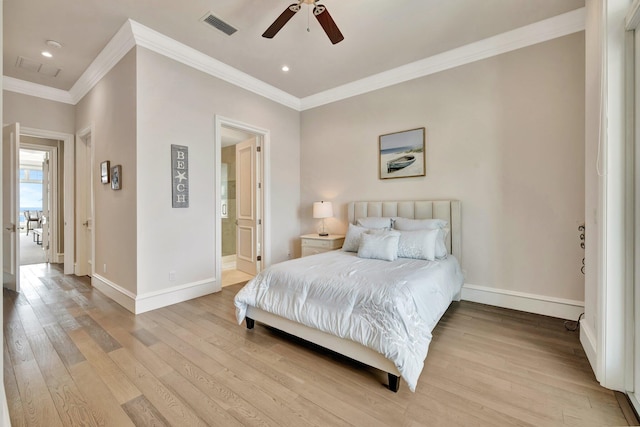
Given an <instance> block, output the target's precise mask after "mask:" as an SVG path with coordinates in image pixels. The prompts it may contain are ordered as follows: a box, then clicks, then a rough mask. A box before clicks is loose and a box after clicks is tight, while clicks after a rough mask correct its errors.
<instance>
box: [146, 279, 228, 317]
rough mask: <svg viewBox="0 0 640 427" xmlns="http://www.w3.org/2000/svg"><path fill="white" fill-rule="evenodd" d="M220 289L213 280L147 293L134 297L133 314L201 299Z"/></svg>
mask: <svg viewBox="0 0 640 427" xmlns="http://www.w3.org/2000/svg"><path fill="white" fill-rule="evenodd" d="M220 289H222V288H221V287H220V285H219V284H218V283H217V282H216V279H215V278H211V279H206V280H200V281H198V282H192V283H187V284H184V285H180V286H174V287H172V288H168V289H162V290H161V291H156V292H148V293H146V294H141V295H138V296H136V311H135V314H140V313H144V312H145V311H150V310H155V309H157V308H162V307H166V306H168V305H172V304H176V303H179V302H182V301H188V300H190V299H194V298H198V297H202V296H205V295H209V294H212V293H214V292H217V291H219V290H220Z"/></svg>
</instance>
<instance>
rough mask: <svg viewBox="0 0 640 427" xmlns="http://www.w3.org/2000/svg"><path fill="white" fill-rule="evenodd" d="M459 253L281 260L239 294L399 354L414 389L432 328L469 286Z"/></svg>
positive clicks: (239, 299)
mask: <svg viewBox="0 0 640 427" xmlns="http://www.w3.org/2000/svg"><path fill="white" fill-rule="evenodd" d="M462 283H463V276H462V272H461V270H460V266H459V264H458V261H457V260H456V259H455V258H454V257H453V256H449V257H448V258H447V259H445V260H442V261H421V260H413V259H406V258H399V259H398V260H396V261H393V262H388V261H380V260H372V259H362V258H358V257H357V256H356V254H355V253H351V252H343V251H340V250H338V251H331V252H326V253H323V254H319V255H314V256H310V257H304V258H299V259H295V260H291V261H286V262H283V263H280V264H275V265H273V266H271V267H269V268H267V269H266V270H264V271H262V272H261V273H260V274H258V275H257V276H256V277H255V278H254V279H253V280H251V281H250V282H249V283H247V285H246V286H245V287H243V288H242V289H241V290H240V292H238V294H237V295H236V297H235V306H236V317H237V319H238V323H241V322H242V320H243V319H244V318H245V315H246V312H247V306H248V305H250V306H253V307H256V308H260V309H262V310H264V311H267V312H270V313H273V314H276V315H278V316H281V317H284V318H287V319H289V320H293V321H296V322H299V323H302V324H304V325H306V326H309V327H312V328H316V329H319V330H321V331H324V332H327V333H330V334H333V335H337V336H339V337H341V338H347V339H350V340H353V341H356V342H358V343H360V344H363V345H365V346H366V347H369V348H371V349H374V350H376V351H378V352H380V353H382V354H383V355H384V356H385V357H386V358H387V359H389V360H391V361H392V362H394V364H395V365H396V367H397V368H398V371H399V372H400V374H401V375H402V377H403V378H404V379H405V381H406V382H407V384H408V385H409V388H410V389H411V390H412V391H415V387H416V384H417V382H418V378H419V376H420V373H421V372H422V368H423V365H424V360H425V358H426V356H427V350H428V348H429V343H430V342H431V331H432V330H433V328H434V327H435V325H436V323H437V322H438V320H439V319H440V317H441V316H442V315H443V314H444V312H445V310H446V309H447V307H448V306H449V304H450V302H451V301H452V300H453V298H454V297H455V296H456V295H457V294H458V292H459V291H460V289H461V287H462Z"/></svg>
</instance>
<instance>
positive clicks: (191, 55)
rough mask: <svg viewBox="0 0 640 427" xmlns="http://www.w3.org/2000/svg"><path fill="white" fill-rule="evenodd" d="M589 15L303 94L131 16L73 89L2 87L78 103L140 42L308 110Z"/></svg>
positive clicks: (572, 27) (10, 81) (574, 24)
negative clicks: (277, 84)
mask: <svg viewBox="0 0 640 427" xmlns="http://www.w3.org/2000/svg"><path fill="white" fill-rule="evenodd" d="M585 17H586V15H585V8H584V7H583V8H580V9H576V10H573V11H571V12H567V13H564V14H562V15H558V16H555V17H553V18H549V19H545V20H543V21H540V22H536V23H534V24H530V25H526V26H524V27H521V28H518V29H515V30H512V31H508V32H506V33H502V34H499V35H497V36H493V37H489V38H487V39H484V40H480V41H478V42H474V43H470V44H468V45H465V46H462V47H459V48H456V49H453V50H450V51H447V52H443V53H440V54H437V55H434V56H431V57H429V58H425V59H422V60H420V61H416V62H413V63H411V64H407V65H403V66H401V67H398V68H394V69H393V70H389V71H385V72H382V73H379V74H375V75H373V76H369V77H366V78H364V79H361V80H357V81H354V82H351V83H347V84H344V85H341V86H338V87H335V88H333V89H329V90H326V91H324V92H320V93H317V94H314V95H311V96H307V97H305V98H302V99H301V98H297V97H295V96H293V95H291V94H289V93H287V92H284V91H283V90H280V89H278V88H276V87H274V86H271V85H269V84H268V83H265V82H263V81H261V80H258V79H256V78H255V77H252V76H250V75H248V74H246V73H243V72H242V71H240V70H238V69H236V68H233V67H231V66H229V65H227V64H224V63H223V62H220V61H218V60H217V59H214V58H212V57H210V56H207V55H205V54H204V53H202V52H200V51H197V50H195V49H193V48H191V47H189V46H187V45H185V44H183V43H180V42H178V41H176V40H173V39H171V38H169V37H167V36H165V35H163V34H161V33H159V32H157V31H155V30H152V29H150V28H148V27H145V26H144V25H142V24H140V23H138V22H136V21H133V20H131V19H129V20H128V21H127V22H125V23H124V25H123V26H122V27H121V28H120V30H118V32H117V33H116V35H115V36H114V37H113V38H112V39H111V41H109V43H107V45H106V46H105V48H104V49H103V50H102V51H101V52H100V54H99V55H98V56H97V57H96V59H95V60H94V61H93V62H92V63H91V65H90V66H89V67H88V68H87V69H86V71H85V72H84V73H83V74H82V76H80V78H79V79H78V81H77V82H76V83H75V84H74V85H73V87H72V88H71V90H69V91H68V92H67V91H64V90H61V89H55V88H51V87H48V86H44V85H39V84H36V83H31V82H27V81H24V80H18V79H15V78H12V77H7V76H3V89H5V90H9V91H12V92H17V93H22V94H25V95H31V96H36V97H39V98H44V99H49V100H52V101H58V102H63V103H66V104H73V105H75V104H77V103H78V102H79V101H80V100H81V99H82V98H83V97H84V96H85V95H86V94H87V93H88V92H89V91H90V90H91V89H92V88H93V87H94V86H95V85H96V84H97V83H98V82H99V81H100V79H102V78H103V77H104V76H105V75H106V74H107V73H108V72H109V71H110V70H111V68H113V67H114V66H115V65H116V64H117V63H118V61H120V60H121V59H122V57H123V56H124V55H126V54H127V52H129V50H131V48H132V47H134V46H136V45H138V46H141V47H144V48H146V49H149V50H151V51H154V52H156V53H158V54H161V55H164V56H166V57H168V58H171V59H173V60H175V61H178V62H180V63H182V64H185V65H187V66H189V67H192V68H195V69H197V70H199V71H202V72H204V73H207V74H209V75H211V76H213V77H216V78H219V79H221V80H224V81H226V82H229V83H231V84H233V85H236V86H239V87H241V88H243V89H246V90H248V91H251V92H253V93H256V94H258V95H260V96H263V97H265V98H267V99H270V100H272V101H274V102H277V103H279V104H282V105H284V106H286V107H289V108H292V109H294V110H296V111H304V110H308V109H311V108H315V107H319V106H322V105H325V104H329V103H332V102H336V101H340V100H343V99H346V98H350V97H353V96H357V95H361V94H364V93H367V92H371V91H374V90H378V89H382V88H385V87H388V86H392V85H395V84H398V83H402V82H406V81H408V80H413V79H416V78H420V77H424V76H428V75H430V74H434V73H437V72H440V71H444V70H448V69H451V68H454V67H459V66H461V65H465V64H469V63H472V62H475V61H479V60H482V59H486V58H490V57H492V56H496V55H500V54H502V53H506V52H511V51H513V50H517V49H521V48H524V47H527V46H532V45H534V44H538V43H542V42H545V41H548V40H552V39H554V38H558V37H562V36H566V35H569V34H573V33H576V32H579V31H583V30H584V29H585Z"/></svg>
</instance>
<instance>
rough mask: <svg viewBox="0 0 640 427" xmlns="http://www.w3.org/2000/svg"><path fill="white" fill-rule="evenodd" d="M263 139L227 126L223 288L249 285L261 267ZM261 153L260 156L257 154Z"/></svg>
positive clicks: (224, 139) (222, 160) (222, 164)
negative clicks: (261, 146) (261, 150)
mask: <svg viewBox="0 0 640 427" xmlns="http://www.w3.org/2000/svg"><path fill="white" fill-rule="evenodd" d="M260 142H261V136H260V135H256V134H253V133H251V132H248V131H245V130H242V129H237V128H232V127H227V126H223V127H222V128H221V150H220V184H221V185H220V217H221V220H220V223H221V235H222V246H221V254H222V286H229V285H233V284H237V283H241V282H246V281H247V280H250V279H251V278H252V277H253V276H255V274H256V272H257V271H258V267H257V266H258V265H260V258H261V257H260V244H261V239H260V238H259V234H260V231H261V230H260V229H261V226H260V225H261V221H260V219H259V218H260V217H261V215H260V211H261V210H262V194H261V193H262V191H260V190H261V188H260V184H259V182H260V179H259V177H260V176H261V169H262V164H261V163H262V162H261V161H258V159H260V158H261V156H259V155H257V154H259V148H257V147H259V146H260ZM256 150H257V152H256Z"/></svg>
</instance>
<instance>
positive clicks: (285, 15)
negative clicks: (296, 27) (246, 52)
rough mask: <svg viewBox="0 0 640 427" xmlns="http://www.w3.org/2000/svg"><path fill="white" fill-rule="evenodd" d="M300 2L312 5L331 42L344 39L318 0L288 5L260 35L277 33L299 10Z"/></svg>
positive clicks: (306, 0) (271, 35)
mask: <svg viewBox="0 0 640 427" xmlns="http://www.w3.org/2000/svg"><path fill="white" fill-rule="evenodd" d="M302 3H306V4H309V5H313V14H314V15H315V17H316V19H317V20H318V22H319V23H320V25H321V26H322V29H323V30H324V32H325V33H327V36H328V37H329V40H331V43H333V44H336V43H340V42H341V41H342V40H344V36H343V35H342V33H341V32H340V29H339V28H338V26H337V25H336V23H335V22H334V21H333V18H332V17H331V15H330V14H329V11H328V10H327V8H326V7H325V6H324V5H322V4H317V3H318V0H299V1H298V3H294V4H292V5H290V6H289V7H288V8H286V9H285V10H284V12H282V14H280V16H278V18H277V19H276V20H275V21H273V24H271V26H270V27H269V28H267V31H265V32H264V34H263V35H262V37H266V38H268V39H272V38H273V37H274V36H275V35H276V34H278V31H280V30H281V29H282V27H284V24H286V23H287V22H289V20H290V19H291V18H292V17H293V15H295V14H296V13H297V12H298V11H299V10H300V6H301V5H302Z"/></svg>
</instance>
